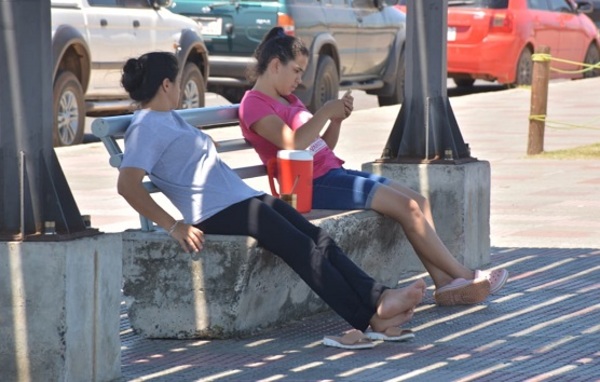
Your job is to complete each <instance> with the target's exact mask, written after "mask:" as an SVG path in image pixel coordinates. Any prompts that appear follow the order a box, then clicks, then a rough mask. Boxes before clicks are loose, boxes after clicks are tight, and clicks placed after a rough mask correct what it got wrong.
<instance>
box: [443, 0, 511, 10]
mask: <svg viewBox="0 0 600 382" xmlns="http://www.w3.org/2000/svg"><path fill="white" fill-rule="evenodd" d="M448 6H449V7H473V8H489V9H506V8H508V0H448Z"/></svg>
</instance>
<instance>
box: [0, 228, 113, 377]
mask: <svg viewBox="0 0 600 382" xmlns="http://www.w3.org/2000/svg"><path fill="white" fill-rule="evenodd" d="M121 247H122V244H121V236H120V234H103V235H97V236H94V237H89V238H81V239H78V240H72V241H68V242H0V307H1V310H0V380H2V381H3V382H10V381H20V382H21V381H22V382H27V381H111V380H114V379H116V378H119V377H120V374H121V350H120V349H121V342H120V336H119V330H120V302H121V283H122V271H121V269H122V258H121V253H122V248H121Z"/></svg>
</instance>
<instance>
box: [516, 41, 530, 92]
mask: <svg viewBox="0 0 600 382" xmlns="http://www.w3.org/2000/svg"><path fill="white" fill-rule="evenodd" d="M531 55H532V53H531V50H529V48H525V49H523V51H522V52H521V55H520V56H519V60H518V61H517V73H516V77H515V82H514V83H513V84H512V86H513V87H517V86H524V85H531V80H532V78H533V61H532V60H531Z"/></svg>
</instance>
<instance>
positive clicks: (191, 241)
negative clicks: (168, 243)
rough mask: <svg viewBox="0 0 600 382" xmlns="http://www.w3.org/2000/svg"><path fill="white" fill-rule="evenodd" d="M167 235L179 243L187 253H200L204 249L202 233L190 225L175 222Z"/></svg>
mask: <svg viewBox="0 0 600 382" xmlns="http://www.w3.org/2000/svg"><path fill="white" fill-rule="evenodd" d="M169 235H171V237H172V238H173V239H175V240H177V241H178V242H179V245H181V248H183V250H184V251H186V252H187V253H190V252H200V251H201V250H202V248H203V247H204V232H202V231H201V230H199V229H198V228H196V227H194V226H193V225H190V224H185V223H183V222H181V221H177V222H176V223H175V225H174V226H173V228H171V230H170V232H169Z"/></svg>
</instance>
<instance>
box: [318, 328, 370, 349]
mask: <svg viewBox="0 0 600 382" xmlns="http://www.w3.org/2000/svg"><path fill="white" fill-rule="evenodd" d="M323 345H325V346H331V347H334V348H340V349H351V350H357V349H372V348H374V347H375V343H373V341H371V340H370V339H369V337H367V336H365V335H364V334H363V332H361V331H360V330H356V329H354V330H350V331H348V332H346V333H345V334H344V335H343V336H341V337H338V336H325V337H323Z"/></svg>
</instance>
